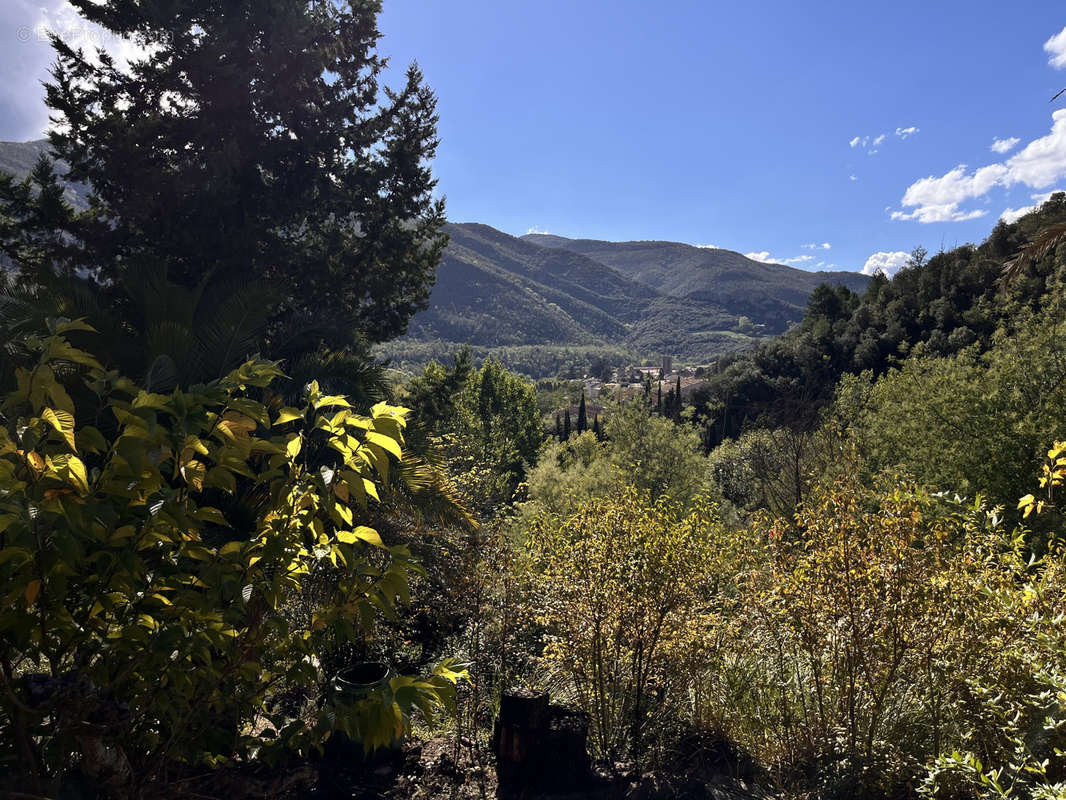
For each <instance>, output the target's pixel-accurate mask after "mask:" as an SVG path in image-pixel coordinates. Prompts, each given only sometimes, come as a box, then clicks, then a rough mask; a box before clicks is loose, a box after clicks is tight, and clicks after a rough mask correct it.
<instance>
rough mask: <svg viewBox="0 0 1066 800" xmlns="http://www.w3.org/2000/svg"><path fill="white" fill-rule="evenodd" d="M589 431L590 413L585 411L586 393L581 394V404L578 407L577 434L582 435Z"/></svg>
mask: <svg viewBox="0 0 1066 800" xmlns="http://www.w3.org/2000/svg"><path fill="white" fill-rule="evenodd" d="M588 429H589V418H588V413H587V412H586V410H585V392H584V390H582V392H581V403H580V405H578V407H577V432H578V434H582V433H584V432H585V431H587V430H588Z"/></svg>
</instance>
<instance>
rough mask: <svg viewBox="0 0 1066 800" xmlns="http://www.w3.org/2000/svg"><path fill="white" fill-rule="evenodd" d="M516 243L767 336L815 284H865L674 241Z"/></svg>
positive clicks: (542, 239)
mask: <svg viewBox="0 0 1066 800" xmlns="http://www.w3.org/2000/svg"><path fill="white" fill-rule="evenodd" d="M522 239H523V240H525V241H529V242H533V243H535V244H539V245H541V246H543V247H551V248H557V249H565V250H569V251H570V252H573V253H580V254H582V255H585V256H588V257H589V258H592V259H594V260H596V261H599V262H600V263H601V264H606V265H607V266H610V267H613V268H614V269H616V270H618V271H619V272H621V273H622V274H623V275H626V276H628V277H630V278H632V279H633V280H635V281H639V282H640V283H643V284H645V285H647V286H651V287H652V288H654V289H657V290H658V291H659V292H661V293H663V294H665V295H669V296H671V297H688V298H691V299H693V300H696V301H700V302H707V303H713V304H716V305H720V306H723V307H725V308H728V309H730V310H731V311H733V312H734V313H736V314H744V315H747V316H750V317H752V318H753V319H756V320H757V321H758V322H760V323H762V324H764V325H766V326H767V329H768V331H769V332H772V333H781V332H783V331H784V330H785V329H786V328H787V327H788V324H789V323H790V322H798V321H799V318H800V317H801V316H802V309H803V308H804V307H805V306H806V303H807V298H808V297H809V296H810V293H811V292H812V291H814V287H816V286H817V285H818V284H820V283H831V284H836V283H841V284H843V285H845V286H847V287H848V288H849V289H851V290H853V291H859V290H861V289H862V288H864V287H865V286H866V284H867V283H869V278H868V277H867V276H865V275H860V274H858V273H855V272H808V271H807V270H802V269H796V268H794V267H787V266H784V265H783V264H766V263H763V262H761V261H754V260H752V259H750V258H747V257H745V256H742V255H741V254H740V253H736V252H733V251H732V250H722V249H719V248H715V247H693V246H692V245H688V244H681V243H679V242H601V241H596V240H593V239H567V238H564V237H562V236H553V235H550V234H537V233H533V234H527V235H525V236H523V237H522ZM797 309H800V310H801V313H800V315H799V316H797V315H796V313H795V312H796V310H797Z"/></svg>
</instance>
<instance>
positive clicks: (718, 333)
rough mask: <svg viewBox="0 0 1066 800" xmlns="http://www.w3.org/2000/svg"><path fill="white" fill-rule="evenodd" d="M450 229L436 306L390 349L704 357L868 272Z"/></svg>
mask: <svg viewBox="0 0 1066 800" xmlns="http://www.w3.org/2000/svg"><path fill="white" fill-rule="evenodd" d="M447 230H448V233H449V235H450V236H451V241H450V244H449V246H448V248H447V250H446V251H445V254H444V259H443V261H442V263H441V266H440V268H439V270H438V271H437V283H436V286H435V288H434V291H433V295H432V297H431V298H430V307H429V308H428V309H427V310H426V311H423V312H422V313H420V314H417V315H416V316H415V317H414V319H413V320H412V321H411V327H410V331H409V333H408V335H407V336H405V337H404V338H403V339H401V340H399V341H398V342H395V343H390V344H387V345H384V346H383V347H382V348H381V352H382V353H383V354H384V355H387V356H391V357H394V358H396V359H397V360H399V361H402V362H405V363H411V362H417V361H419V360H422V358H428V357H431V356H432V357H440V356H446V355H447V354H448V353H449V352H452V351H453V350H454V349H455V348H457V347H459V346H461V345H462V344H469V345H472V346H474V347H475V348H477V350H478V351H479V352H492V351H493V349H501V348H511V349H512V351H514V352H515V353H519V352H520V353H521V354H522V355H521V356H515V358H519V359H522V360H524V359H525V358H526V349H528V348H545V347H547V348H552V347H555V348H574V347H579V348H586V349H588V350H590V351H595V352H602V353H610V357H611V358H612V359H623V358H625V357H629V358H641V357H645V358H647V357H655V356H657V355H659V354H671V355H674V356H677V357H679V358H682V359H685V360H690V361H709V360H711V359H713V358H716V357H718V356H720V355H723V354H725V353H729V352H736V351H738V350H742V349H746V348H747V347H750V346H751V345H752V344H753V343H754V342H756V341H758V340H760V339H762V338H764V337H766V336H770V335H774V334H777V333H781V332H783V331H784V330H786V329H787V328H788V327H789V325H790V324H792V323H794V322H798V321H799V320H800V319H802V317H803V311H804V308H805V307H806V302H807V297H808V296H809V295H810V293H811V292H812V291H813V290H814V287H815V286H817V285H818V284H819V283H821V282H823V281H828V282H831V283H837V282H840V283H844V284H845V285H847V286H849V287H852V288H856V289H861V288H862V287H863V286H865V284H866V283H867V282H868V280H869V279H868V278H867V277H866V276H863V275H858V274H856V273H810V272H804V271H803V270H797V269H792V268H791V267H785V266H782V265H779V264H762V263H760V262H757V261H752V260H751V259H748V258H745V257H744V256H742V255H740V254H739V253H733V252H731V251H728V250H702V249H701V248H698V247H691V246H689V245H683V244H676V243H671V242H635V243H624V244H615V243H611V242H591V241H575V240H570V239H564V238H562V237H558V236H549V235H545V234H536V235H529V236H525V237H514V236H509V235H508V234H505V233H502V232H500V231H498V230H496V229H494V228H491V227H489V226H488V225H481V224H477V223H464V224H451V225H449V226H448V227H447ZM604 357H606V355H605V356H604Z"/></svg>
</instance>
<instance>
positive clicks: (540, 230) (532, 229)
mask: <svg viewBox="0 0 1066 800" xmlns="http://www.w3.org/2000/svg"><path fill="white" fill-rule="evenodd" d="M531 233H543V234H546V235H548V236H550V235H551V231H546V230H544V229H543V228H541V227H540V226H539V225H532V226H530V228H529V230H528V231H526V232H525V235H526V236H529V234H531Z"/></svg>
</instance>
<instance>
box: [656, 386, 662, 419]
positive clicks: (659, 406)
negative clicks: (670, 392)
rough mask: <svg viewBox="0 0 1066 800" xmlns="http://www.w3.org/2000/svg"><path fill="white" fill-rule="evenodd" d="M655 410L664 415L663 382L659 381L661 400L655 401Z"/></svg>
mask: <svg viewBox="0 0 1066 800" xmlns="http://www.w3.org/2000/svg"><path fill="white" fill-rule="evenodd" d="M655 410H656V411H658V412H659V413H660V414H662V413H663V382H662V381H659V399H658V400H656V401H655Z"/></svg>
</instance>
